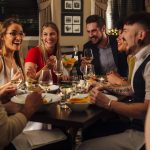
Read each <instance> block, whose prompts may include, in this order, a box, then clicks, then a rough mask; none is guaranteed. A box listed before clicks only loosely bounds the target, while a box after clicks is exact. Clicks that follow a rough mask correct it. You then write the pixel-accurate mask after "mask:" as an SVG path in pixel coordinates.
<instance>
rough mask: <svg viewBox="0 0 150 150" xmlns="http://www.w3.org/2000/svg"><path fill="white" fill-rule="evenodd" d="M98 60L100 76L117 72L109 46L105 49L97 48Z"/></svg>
mask: <svg viewBox="0 0 150 150" xmlns="http://www.w3.org/2000/svg"><path fill="white" fill-rule="evenodd" d="M99 60H100V65H101V70H102V74H106V73H108V72H110V71H117V67H116V64H115V61H114V57H113V53H112V49H111V47H110V45H109V46H107V47H106V48H99Z"/></svg>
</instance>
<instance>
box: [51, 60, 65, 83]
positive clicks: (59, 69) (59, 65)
mask: <svg viewBox="0 0 150 150" xmlns="http://www.w3.org/2000/svg"><path fill="white" fill-rule="evenodd" d="M53 71H54V73H55V74H56V75H57V83H59V80H60V77H61V76H62V75H63V71H64V67H63V63H62V60H57V61H56V63H55V65H54V68H53Z"/></svg>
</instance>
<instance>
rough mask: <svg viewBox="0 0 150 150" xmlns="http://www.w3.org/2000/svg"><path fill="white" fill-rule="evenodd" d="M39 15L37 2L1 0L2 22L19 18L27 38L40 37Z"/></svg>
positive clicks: (32, 0) (0, 14)
mask: <svg viewBox="0 0 150 150" xmlns="http://www.w3.org/2000/svg"><path fill="white" fill-rule="evenodd" d="M38 15H39V13H38V5H37V0H0V21H3V20H5V19H7V18H11V17H15V18H17V19H18V20H19V21H20V22H21V23H22V25H23V29H24V32H25V34H26V36H38V35H39V17H38Z"/></svg>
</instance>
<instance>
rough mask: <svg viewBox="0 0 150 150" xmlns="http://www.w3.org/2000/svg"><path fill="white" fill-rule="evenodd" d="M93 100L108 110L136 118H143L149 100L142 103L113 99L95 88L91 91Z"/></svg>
mask: <svg viewBox="0 0 150 150" xmlns="http://www.w3.org/2000/svg"><path fill="white" fill-rule="evenodd" d="M90 95H91V100H92V101H93V102H94V103H95V104H96V105H98V106H100V107H103V108H105V109H108V110H112V111H114V112H116V113H118V114H120V115H124V116H126V117H132V118H136V119H143V118H144V117H145V114H146V112H147V108H148V102H149V101H148V100H144V102H143V103H142V102H141V103H124V102H120V101H113V100H110V99H109V98H108V97H106V96H105V95H104V94H103V93H101V92H100V91H99V90H98V89H96V88H94V89H92V91H91V92H90Z"/></svg>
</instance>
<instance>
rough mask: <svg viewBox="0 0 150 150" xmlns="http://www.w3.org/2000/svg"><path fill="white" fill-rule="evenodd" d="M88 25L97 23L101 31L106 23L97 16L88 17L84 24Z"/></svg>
mask: <svg viewBox="0 0 150 150" xmlns="http://www.w3.org/2000/svg"><path fill="white" fill-rule="evenodd" d="M89 23H97V26H98V27H99V28H100V29H101V28H102V27H103V26H104V25H106V22H105V20H104V18H102V17H101V16H99V15H90V16H88V17H87V19H86V24H89Z"/></svg>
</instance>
